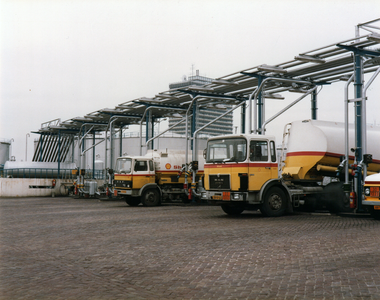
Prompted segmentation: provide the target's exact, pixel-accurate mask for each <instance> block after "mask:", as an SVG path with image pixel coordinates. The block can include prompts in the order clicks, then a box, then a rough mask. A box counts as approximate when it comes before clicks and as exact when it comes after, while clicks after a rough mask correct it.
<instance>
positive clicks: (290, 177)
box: [201, 120, 380, 217]
mask: <svg viewBox="0 0 380 300" xmlns="http://www.w3.org/2000/svg"><path fill="white" fill-rule="evenodd" d="M349 132H350V139H349V140H350V147H352V148H353V143H354V130H353V126H350V130H349ZM367 136H368V152H369V153H372V155H373V161H372V163H371V164H369V166H368V174H371V173H375V172H378V171H379V170H380V160H379V158H380V149H379V147H376V146H377V145H376V142H378V141H379V138H380V130H379V128H369V129H368V133H367ZM285 148H286V158H285ZM281 153H282V154H281V155H280V157H279V158H278V157H277V155H276V142H275V138H274V136H269V135H254V134H234V135H224V136H216V137H212V138H209V139H208V142H207V149H206V150H205V153H204V155H205V159H206V161H205V164H204V188H205V191H204V192H202V197H201V198H202V200H206V201H208V202H209V203H210V204H215V205H220V206H221V207H222V209H223V211H224V212H225V213H227V214H230V215H237V214H240V213H242V212H243V211H244V210H258V209H259V210H260V211H261V212H262V214H263V215H265V216H270V217H276V216H281V215H283V214H285V213H286V212H292V211H293V209H294V208H296V207H300V206H302V207H303V208H306V209H308V210H314V209H316V208H318V207H319V206H323V207H325V208H326V207H327V208H328V209H329V210H331V211H335V212H337V211H345V210H349V209H350V208H349V204H350V200H349V198H348V199H347V197H346V194H345V193H344V191H343V189H342V185H343V182H341V181H340V180H341V179H343V178H344V174H343V173H342V169H343V168H342V167H341V164H342V161H343V157H344V153H345V142H344V124H343V123H336V122H326V121H316V120H304V121H295V122H292V123H289V124H287V125H286V126H285V128H284V134H283V142H282V147H281ZM284 158H285V160H284ZM349 163H350V164H354V163H355V162H354V155H353V154H352V156H351V155H350V157H349ZM279 170H280V171H282V172H281V176H279V175H278V174H279V173H280V172H279ZM327 183H328V184H327Z"/></svg>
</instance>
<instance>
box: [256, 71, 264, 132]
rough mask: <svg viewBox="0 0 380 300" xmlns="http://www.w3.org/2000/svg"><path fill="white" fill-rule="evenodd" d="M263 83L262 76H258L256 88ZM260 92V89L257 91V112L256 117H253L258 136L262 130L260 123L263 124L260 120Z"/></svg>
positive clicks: (261, 102)
mask: <svg viewBox="0 0 380 300" xmlns="http://www.w3.org/2000/svg"><path fill="white" fill-rule="evenodd" d="M262 82H263V78H262V76H259V77H258V83H257V86H260V85H261V83H262ZM262 90H263V89H261V90H260V91H259V94H258V96H257V109H258V112H257V116H255V118H256V119H255V121H257V128H258V133H259V134H262V132H261V128H262V123H263V120H262V117H263V99H262V95H263V93H262Z"/></svg>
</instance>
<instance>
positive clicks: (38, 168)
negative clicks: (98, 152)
mask: <svg viewBox="0 0 380 300" xmlns="http://www.w3.org/2000/svg"><path fill="white" fill-rule="evenodd" d="M73 169H76V164H75V163H66V162H61V164H60V177H61V178H62V177H63V178H68V177H70V176H71V174H72V170H73ZM4 176H6V177H13V178H57V177H58V163H57V162H27V161H21V162H18V161H7V162H6V163H5V165H4Z"/></svg>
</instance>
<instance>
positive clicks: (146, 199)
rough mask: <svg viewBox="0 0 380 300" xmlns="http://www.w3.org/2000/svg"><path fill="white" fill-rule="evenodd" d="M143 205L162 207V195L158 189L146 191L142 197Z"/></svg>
mask: <svg viewBox="0 0 380 300" xmlns="http://www.w3.org/2000/svg"><path fill="white" fill-rule="evenodd" d="M141 203H142V204H143V205H144V206H157V205H160V194H159V192H158V191H157V190H156V189H148V190H145V191H144V192H143V193H142V195H141Z"/></svg>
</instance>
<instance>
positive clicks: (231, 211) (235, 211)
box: [222, 204, 244, 216]
mask: <svg viewBox="0 0 380 300" xmlns="http://www.w3.org/2000/svg"><path fill="white" fill-rule="evenodd" d="M222 209H223V211H224V212H225V213H226V214H227V215H230V216H237V215H240V214H241V213H242V212H243V211H244V207H240V206H231V205H227V204H224V205H222Z"/></svg>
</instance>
